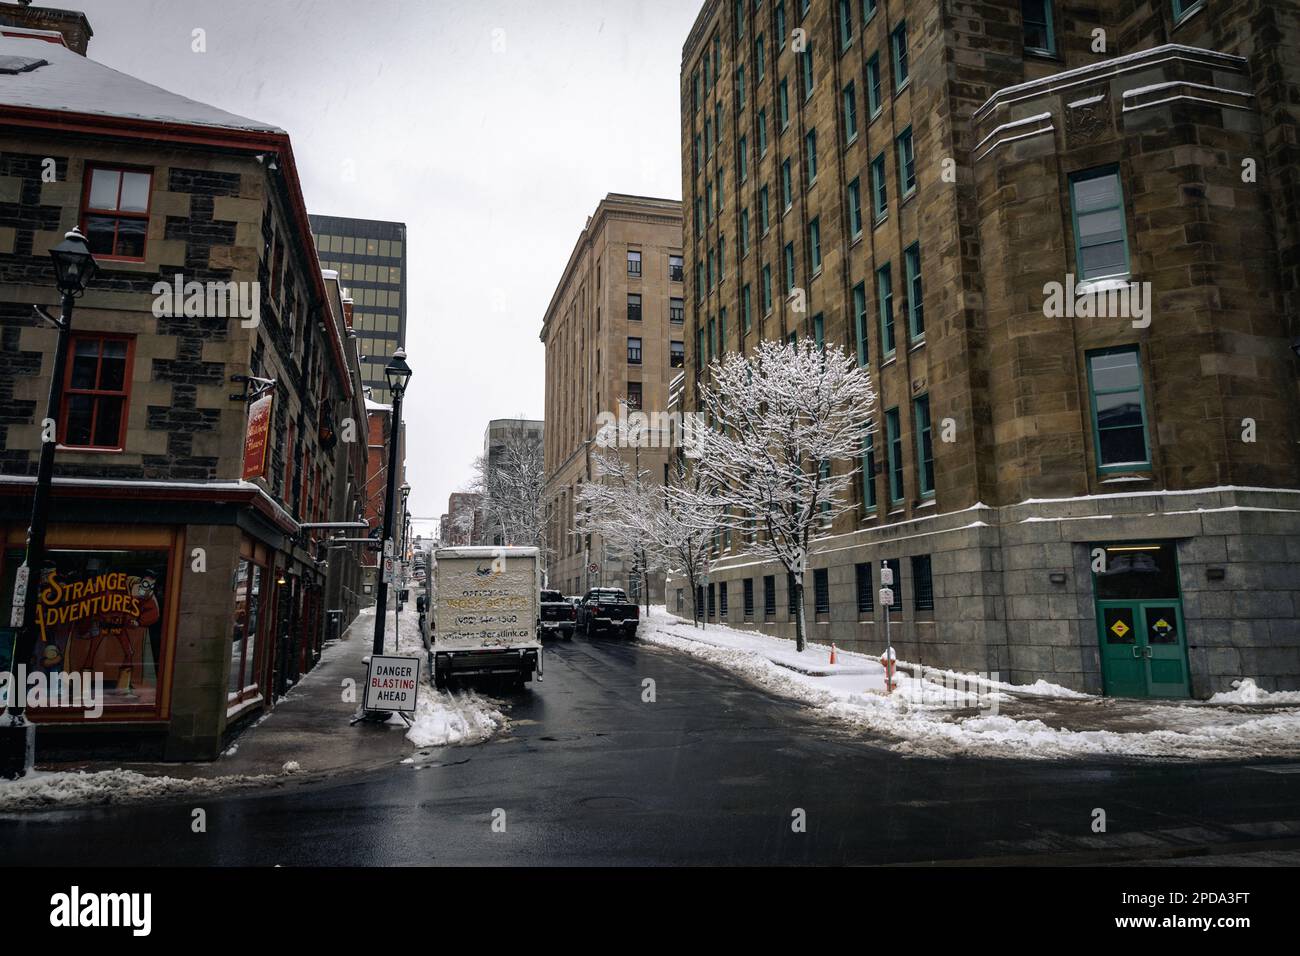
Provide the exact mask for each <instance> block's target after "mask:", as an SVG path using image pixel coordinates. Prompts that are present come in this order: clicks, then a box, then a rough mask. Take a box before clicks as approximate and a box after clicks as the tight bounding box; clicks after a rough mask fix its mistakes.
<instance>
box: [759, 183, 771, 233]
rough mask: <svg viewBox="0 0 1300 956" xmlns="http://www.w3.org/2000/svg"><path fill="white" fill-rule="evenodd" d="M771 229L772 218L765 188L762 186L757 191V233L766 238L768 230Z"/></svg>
mask: <svg viewBox="0 0 1300 956" xmlns="http://www.w3.org/2000/svg"><path fill="white" fill-rule="evenodd" d="M771 227H772V217H771V213H770V210H769V205H768V196H767V187H766V186H764V187H763V188H762V189H760V190H759V191H758V232H759V235H761V236H766V235H767V231H768V229H770V228H771Z"/></svg>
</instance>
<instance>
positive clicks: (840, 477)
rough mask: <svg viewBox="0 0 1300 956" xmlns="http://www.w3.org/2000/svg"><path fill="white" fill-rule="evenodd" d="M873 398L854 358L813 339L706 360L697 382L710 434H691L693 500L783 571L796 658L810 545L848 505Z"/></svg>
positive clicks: (763, 345) (802, 631)
mask: <svg viewBox="0 0 1300 956" xmlns="http://www.w3.org/2000/svg"><path fill="white" fill-rule="evenodd" d="M875 401H876V395H875V392H874V390H873V389H872V385H871V377H870V374H869V373H868V372H867V370H866V369H865V368H862V367H859V366H858V363H857V360H856V358H854V357H853V356H851V355H848V354H847V353H845V351H844V350H843V349H841V348H839V347H838V346H834V345H832V346H826V347H824V348H823V347H820V346H818V345H816V344H814V343H813V342H811V341H805V342H803V343H801V344H797V345H795V344H787V343H784V342H775V341H765V342H760V343H759V344H758V345H757V346H756V347H755V349H754V352H753V354H752V355H750V356H744V355H741V354H738V353H734V352H733V353H730V354H728V355H727V356H725V357H724V358H723V359H721V360H720V361H718V360H715V361H714V362H712V363H710V365H709V368H708V374H707V377H706V380H705V381H704V382H703V383H701V385H700V409H701V410H702V411H703V412H704V414H705V416H706V419H707V422H708V427H704V428H701V429H699V434H698V435H697V436H696V441H697V445H698V448H699V452H700V457H699V458H698V460H697V461H696V465H695V469H696V470H697V471H698V472H700V473H701V476H702V479H703V481H704V483H705V485H706V487H705V488H703V489H702V491H701V492H695V493H692V494H693V495H697V496H700V497H702V498H705V499H709V501H711V503H712V504H714V505H715V506H717V507H718V508H719V509H720V512H721V514H720V519H719V520H720V521H721V524H722V526H723V527H725V528H729V529H732V530H735V531H738V532H740V533H741V534H742V535H744V536H745V537H746V538H747V539H748V541H749V543H750V549H751V552H752V553H753V554H755V555H756V556H759V557H766V558H774V559H776V560H777V561H779V562H780V563H781V564H782V566H783V567H784V568H785V569H786V571H787V573H788V574H789V577H790V580H791V581H792V582H793V584H794V590H795V594H794V600H795V606H796V617H795V641H796V646H797V648H798V649H799V650H800V651H802V650H803V649H804V646H805V644H806V634H805V622H804V602H803V579H804V571H805V570H806V568H807V561H808V548H809V545H810V544H811V543H812V540H813V538H814V537H815V536H816V535H817V534H818V533H819V532H820V531H822V530H823V529H826V528H828V527H829V526H830V523H831V522H832V521H834V520H835V518H836V516H838V515H839V514H841V513H843V512H844V511H846V510H848V509H849V508H850V507H851V505H850V502H849V496H848V490H849V488H850V487H851V486H852V484H853V481H854V478H855V476H856V475H857V474H858V473H859V471H860V469H859V467H858V466H859V464H860V461H861V456H862V454H863V450H864V448H865V443H866V439H867V436H868V434H870V433H871V432H872V431H874V427H873V423H872V411H873V409H874V406H875ZM836 463H847V464H848V467H840V468H838V469H837V468H836ZM701 503H707V502H701Z"/></svg>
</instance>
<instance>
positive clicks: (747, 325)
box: [740, 283, 754, 335]
mask: <svg viewBox="0 0 1300 956" xmlns="http://www.w3.org/2000/svg"><path fill="white" fill-rule="evenodd" d="M740 325H741V328H742V329H743V330H744V333H745V334H746V335H748V334H749V330H750V329H752V328H753V327H754V312H753V302H752V301H751V299H750V294H749V283H745V287H744V288H743V289H741V290H740Z"/></svg>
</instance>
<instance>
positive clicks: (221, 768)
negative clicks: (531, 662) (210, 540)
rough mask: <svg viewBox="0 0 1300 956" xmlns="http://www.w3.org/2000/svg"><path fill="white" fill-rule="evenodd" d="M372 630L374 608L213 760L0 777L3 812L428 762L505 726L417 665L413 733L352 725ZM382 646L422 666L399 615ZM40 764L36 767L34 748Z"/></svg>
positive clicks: (392, 723) (413, 633)
mask: <svg viewBox="0 0 1300 956" xmlns="http://www.w3.org/2000/svg"><path fill="white" fill-rule="evenodd" d="M374 628H375V611H374V609H373V608H368V609H366V610H363V611H362V612H361V613H360V614H358V615H357V618H356V620H355V621H354V622H353V623H352V626H351V627H350V628H349V629H348V631H347V633H346V634H345V635H344V636H343V638H342V639H340V640H338V641H335V642H333V643H331V644H329V645H327V646H326V647H325V649H324V651H323V652H322V654H321V660H320V662H319V663H318V664H317V665H316V667H315V668H313V669H312V670H311V671H310V672H309V673H308V674H306V675H305V676H304V677H303V678H302V679H301V680H300V681H298V683H297V684H296V685H294V687H292V688H291V689H290V690H289V692H288V693H287V694H286V695H285V696H284V697H283V698H281V699H280V700H279V701H278V702H277V704H276V708H275V710H273V711H271V712H270V713H269V714H267V715H266V716H264V717H262V718H261V719H260V720H259V721H258V722H257V723H256V724H254V725H253V726H252V727H250V728H248V729H247V730H245V731H244V732H243V733H242V734H241V735H240V736H239V737H238V738H237V739H236V740H235V742H234V743H233V744H232V745H231V746H230V747H229V748H228V749H227V750H226V751H225V753H223V754H222V755H221V757H220V758H219V759H218V760H216V761H211V762H202V763H200V762H195V763H183V764H175V763H149V764H134V765H131V766H130V767H129V768H124V767H123V766H122V764H121V762H117V761H93V762H87V761H83V762H78V763H77V764H75V765H67V766H60V767H56V768H46V769H44V770H41V769H38V770H37V771H35V772H34V773H31V774H28V775H27V776H26V777H24V778H23V779H21V780H17V781H6V780H0V813H3V812H5V811H10V810H34V809H55V808H59V807H69V806H82V805H88V804H112V803H122V802H126V801H130V800H161V799H173V798H179V797H185V796H190V795H197V794H204V793H212V792H216V791H228V790H238V789H245V788H250V787H266V786H285V785H290V784H296V783H299V782H303V781H307V780H314V779H319V778H321V777H329V776H335V775H338V774H342V773H353V772H358V771H365V770H371V769H376V768H379V767H385V766H392V765H394V764H398V763H415V762H417V760H418V758H419V757H421V756H428V755H429V748H433V747H441V746H448V745H454V744H470V743H477V742H480V741H483V740H486V739H487V738H488V737H490V736H491V735H492V734H493V733H495V732H496V731H497V730H499V729H500V728H501V727H503V726H504V725H505V722H506V721H505V718H504V717H503V716H502V714H501V712H500V710H499V709H498V705H497V703H496V702H495V701H493V700H491V699H490V698H487V697H483V696H480V695H479V694H476V693H474V692H472V691H441V690H436V689H435V688H434V687H433V686H432V685H431V684H430V683H429V677H428V674H425V673H423V671H424V670H425V668H424V666H423V664H422V665H421V671H422V678H423V680H422V683H421V686H420V692H419V695H418V698H417V709H416V713H415V715H414V719H413V723H412V726H411V727H409V728H407V726H406V724H405V722H404V721H402V720H401V719H400V718H399V717H397V716H394V717H393V718H392V719H391V720H389V721H388V722H387V723H385V724H381V725H376V724H358V725H356V726H349V724H348V721H349V719H350V718H351V716H352V715H353V713H354V712H355V711H356V709H357V701H358V699H359V698H360V696H361V694H362V692H363V690H364V687H365V677H366V665H365V660H366V657H367V656H368V654H369V653H370V649H371V646H372V636H373V634H374ZM384 646H385V648H386V649H387V650H388V652H389V653H393V649H394V648H396V649H397V650H396V652H397V653H400V654H406V655H413V656H418V657H420V658H421V659H422V660H423V658H424V648H423V645H422V643H421V641H420V635H419V632H418V628H417V627H416V615H415V614H414V613H412V612H410V611H409V610H408V611H407V612H405V613H403V614H402V620H401V636H400V639H399V637H398V634H397V632H396V629H395V621H394V616H393V615H392V614H391V613H390V614H389V615H388V620H387V629H386V631H385V640H384ZM37 759H38V765H39V759H40V753H39V748H38V752H37Z"/></svg>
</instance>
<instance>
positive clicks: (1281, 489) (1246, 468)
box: [669, 0, 1300, 697]
mask: <svg viewBox="0 0 1300 956" xmlns="http://www.w3.org/2000/svg"><path fill="white" fill-rule="evenodd" d="M1298 12H1300V6H1298V5H1297V4H1296V3H1295V2H1293V0H1282V2H1262V0H1238V2H1232V0H1089V2H1073V0H1024V2H1021V0H999V2H985V3H971V4H952V3H948V2H945V0H906V2H903V0H850V2H840V0H772V2H768V3H762V4H759V5H755V4H751V3H739V4H738V3H734V2H730V0H709V2H707V3H705V4H704V6H703V9H702V10H701V12H700V14H699V17H698V19H697V21H696V23H695V25H694V26H693V28H692V30H691V32H690V34H689V36H688V37H687V38H686V42H685V46H684V48H683V51H682V73H681V104H682V175H683V198H684V203H685V205H686V212H687V223H686V235H685V237H684V252H685V256H686V261H687V273H688V277H689V282H688V285H689V292H688V296H687V300H688V314H687V329H688V335H687V340H688V342H689V343H690V348H689V350H688V364H687V376H686V387H685V389H684V391H683V401H684V404H685V406H686V407H687V408H688V409H689V408H691V407H693V403H694V395H695V386H696V384H697V383H698V381H699V376H700V375H701V374H702V368H703V367H704V366H705V365H707V362H708V360H709V359H710V358H711V357H712V356H714V355H716V354H718V353H721V352H726V351H735V350H738V349H739V350H748V349H750V348H752V347H753V344H754V343H755V342H757V341H758V340H760V339H767V338H773V339H774V338H782V339H789V338H791V337H797V338H799V339H803V338H804V337H807V336H811V337H813V338H815V339H817V340H818V341H822V342H826V343H837V344H839V345H841V346H843V347H844V348H845V349H847V350H849V351H850V352H851V353H854V354H856V355H857V357H858V361H859V362H860V363H861V364H863V365H865V366H868V367H869V368H870V371H871V374H872V377H873V379H874V380H875V383H876V386H877V390H878V392H879V396H880V399H879V403H878V407H877V408H876V410H875V417H876V421H877V423H878V431H877V433H876V434H875V436H874V440H873V444H872V445H870V446H869V447H867V448H864V454H863V456H862V458H861V460H860V461H859V462H840V463H837V465H836V467H837V468H849V467H853V466H855V465H858V466H861V467H862V473H863V475H864V477H863V479H862V480H861V481H859V482H858V483H857V488H856V493H855V494H856V501H855V504H856V508H855V509H854V510H853V511H852V512H850V513H848V514H845V515H844V516H842V517H841V518H840V519H839V520H838V521H837V523H836V525H835V527H834V528H833V529H832V530H831V533H830V534H828V535H827V536H826V537H825V538H824V539H823V540H822V542H821V543H820V545H819V547H818V549H817V550H816V552H815V553H814V554H813V555H812V557H811V571H810V573H809V575H808V579H807V580H806V582H805V592H804V593H805V595H806V598H807V600H808V602H809V604H810V605H811V606H810V607H809V608H808V609H807V611H808V613H807V619H808V620H809V621H810V622H811V621H814V620H815V621H816V624H815V625H814V626H812V627H811V628H810V630H811V631H812V637H813V639H814V640H823V641H830V640H834V641H836V642H837V643H839V644H840V646H842V647H843V646H846V645H848V646H854V647H859V648H861V649H863V650H871V651H874V652H876V653H879V652H880V650H882V649H883V648H884V646H885V640H884V634H883V630H884V628H883V624H884V612H883V610H882V608H881V606H880V602H879V600H878V597H877V594H878V589H879V584H880V581H879V572H880V567H881V563H882V562H883V561H889V562H890V563H891V568H892V569H893V570H894V572H895V576H896V578H897V584H896V585H895V592H896V595H897V597H898V601H897V603H896V605H895V607H894V608H893V614H892V620H893V623H894V625H895V628H894V630H893V644H894V646H895V647H896V649H897V650H898V653H899V656H900V657H902V658H906V659H908V660H913V661H921V662H924V663H927V664H935V665H941V666H953V667H959V668H962V669H969V670H980V671H983V670H987V671H997V672H999V673H1000V674H1001V675H1002V676H1003V677H1004V678H1006V677H1010V678H1011V679H1013V680H1015V681H1018V682H1019V681H1033V680H1035V679H1037V678H1040V677H1042V678H1047V679H1049V680H1053V681H1056V682H1059V683H1062V684H1065V685H1067V686H1070V687H1073V688H1077V689H1080V690H1087V691H1094V692H1103V691H1104V692H1106V693H1111V694H1122V695H1134V696H1145V695H1153V696H1172V697H1178V696H1198V697H1201V696H1205V695H1207V694H1209V693H1212V692H1214V691H1218V690H1224V689H1227V687H1228V686H1229V684H1230V682H1231V681H1232V680H1233V679H1235V678H1239V677H1254V678H1257V679H1259V680H1260V681H1261V683H1262V684H1263V685H1264V686H1268V687H1275V686H1276V687H1286V688H1293V687H1295V686H1297V682H1300V622H1298V621H1297V617H1298V616H1300V563H1298V560H1300V477H1298V476H1300V444H1298V441H1297V440H1298V439H1300V403H1298V402H1297V395H1298V390H1297V362H1296V356H1295V355H1293V354H1292V348H1291V344H1292V342H1293V341H1294V340H1295V338H1296V336H1297V333H1300V299H1298V298H1297V295H1298V293H1297V288H1300V282H1298V281H1297V274H1298V270H1300V266H1298V265H1297V263H1298V262H1300V256H1297V247H1298V243H1300V225H1298V224H1297V223H1298V220H1297V217H1296V214H1295V210H1296V209H1297V206H1298V200H1300V191H1298V188H1297V185H1296V183H1297V182H1300V178H1298V177H1297V160H1296V155H1295V151H1294V148H1293V147H1289V146H1285V145H1283V144H1284V143H1286V142H1288V141H1289V136H1288V134H1287V132H1286V130H1289V129H1291V128H1293V127H1294V125H1295V122H1296V113H1297V107H1296V106H1295V104H1296V103H1297V102H1300V99H1298V98H1297V90H1298V88H1300V73H1298V72H1297V68H1296V66H1295V64H1294V63H1293V62H1292V60H1293V58H1289V56H1288V54H1287V53H1286V52H1285V51H1290V50H1294V49H1296V47H1297V44H1298V43H1300V35H1298V34H1297V23H1300V18H1298V17H1297V14H1298ZM1053 290H1058V292H1059V294H1058V292H1054V291H1053ZM1080 290H1083V291H1084V293H1085V294H1083V295H1079V292H1080ZM800 305H804V306H805V307H804V308H802V309H801V308H799V306H800ZM1057 306H1060V307H1059V308H1058V307H1057ZM1102 308H1104V309H1106V312H1105V313H1103V312H1101V311H1099V310H1100V309H1102ZM1088 310H1090V311H1088ZM713 582H714V588H715V590H716V600H711V601H709V602H708V603H709V604H712V605H714V606H715V608H716V609H717V611H716V614H717V616H719V617H723V618H725V619H726V620H728V621H730V622H731V623H734V624H739V625H746V624H747V625H750V626H754V627H760V628H763V629H765V630H768V631H770V632H773V633H782V634H789V633H790V632H791V631H792V629H793V624H792V623H791V621H792V616H793V608H791V606H790V603H789V599H788V593H789V591H788V587H787V580H786V575H785V574H784V571H783V570H782V569H781V568H779V567H773V566H771V565H765V564H763V563H761V562H756V561H755V560H753V559H752V558H750V557H748V556H747V555H744V554H742V553H731V552H727V553H724V554H723V555H721V556H720V560H719V563H718V566H717V568H716V570H715V573H714V575H713ZM676 590H677V585H676V584H675V583H670V592H669V594H670V604H673V603H674V602H675V601H676V600H677V597H678V595H677V593H676ZM728 592H729V593H728ZM688 603H689V602H687V604H688Z"/></svg>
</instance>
